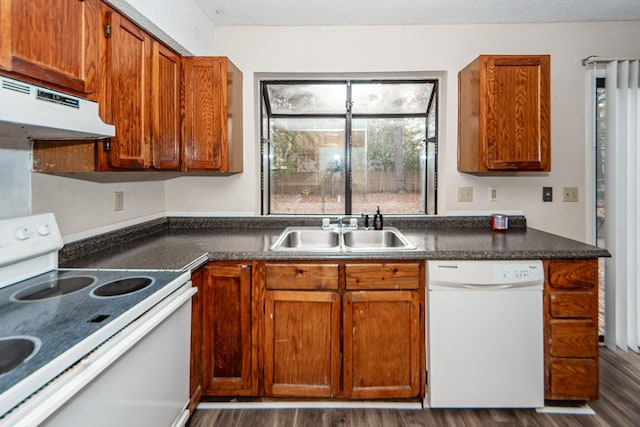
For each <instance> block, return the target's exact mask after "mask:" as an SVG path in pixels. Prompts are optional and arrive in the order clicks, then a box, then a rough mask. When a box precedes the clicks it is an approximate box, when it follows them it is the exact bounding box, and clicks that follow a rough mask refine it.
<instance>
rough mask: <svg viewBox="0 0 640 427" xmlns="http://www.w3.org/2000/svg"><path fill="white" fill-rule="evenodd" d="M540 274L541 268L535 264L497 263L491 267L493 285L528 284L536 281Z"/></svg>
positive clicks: (541, 272)
mask: <svg viewBox="0 0 640 427" xmlns="http://www.w3.org/2000/svg"><path fill="white" fill-rule="evenodd" d="M542 274H543V269H542V267H541V266H538V265H537V264H536V263H522V264H511V263H509V264H504V263H497V264H495V265H494V266H493V281H494V282H495V283H518V282H523V281H525V282H528V281H530V280H532V279H538V278H539V277H541V276H542Z"/></svg>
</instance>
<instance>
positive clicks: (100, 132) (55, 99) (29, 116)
mask: <svg viewBox="0 0 640 427" xmlns="http://www.w3.org/2000/svg"><path fill="white" fill-rule="evenodd" d="M115 134H116V128H115V126H113V125H109V124H106V123H105V122H103V121H102V119H100V116H99V115H98V103H96V102H93V101H89V100H87V99H84V98H79V97H76V96H71V95H68V94H65V93H62V92H57V91H55V90H51V89H46V88H43V87H40V86H36V85H33V84H30V83H25V82H22V81H19V80H15V79H11V78H8V77H5V76H0V138H1V137H8V138H16V139H25V138H26V139H29V140H39V139H45V140H86V139H101V138H109V137H112V136H115Z"/></svg>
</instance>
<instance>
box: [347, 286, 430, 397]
mask: <svg viewBox="0 0 640 427" xmlns="http://www.w3.org/2000/svg"><path fill="white" fill-rule="evenodd" d="M343 303H344V307H343V310H344V337H343V339H344V362H343V363H344V394H345V396H346V397H348V398H351V399H376V398H410V397H416V396H418V395H419V394H420V378H421V376H420V368H421V366H422V364H421V363H420V362H421V360H420V357H421V355H422V352H421V343H422V341H421V339H420V331H421V327H420V326H421V325H420V323H419V322H420V306H421V304H420V300H419V293H418V292H416V291H359V292H347V293H346V294H345V296H344V299H343Z"/></svg>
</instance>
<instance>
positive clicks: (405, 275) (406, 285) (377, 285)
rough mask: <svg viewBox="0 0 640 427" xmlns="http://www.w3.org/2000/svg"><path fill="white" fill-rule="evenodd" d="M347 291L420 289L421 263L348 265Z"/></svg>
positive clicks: (346, 268)
mask: <svg viewBox="0 0 640 427" xmlns="http://www.w3.org/2000/svg"><path fill="white" fill-rule="evenodd" d="M345 271H346V286H347V289H418V288H419V286H420V264H419V263H373V264H346V266H345Z"/></svg>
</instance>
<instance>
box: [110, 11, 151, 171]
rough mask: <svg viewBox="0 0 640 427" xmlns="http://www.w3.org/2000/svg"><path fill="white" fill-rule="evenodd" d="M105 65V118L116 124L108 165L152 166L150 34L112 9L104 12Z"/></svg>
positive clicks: (122, 166)
mask: <svg viewBox="0 0 640 427" xmlns="http://www.w3.org/2000/svg"><path fill="white" fill-rule="evenodd" d="M105 21H106V23H105V25H106V27H105V37H107V38H106V56H107V58H106V67H107V71H106V74H105V80H106V82H105V84H106V86H105V88H104V92H105V94H104V95H105V96H106V99H105V100H104V101H105V102H104V105H101V107H104V109H105V110H106V111H105V116H106V117H104V119H105V120H106V121H107V122H108V123H113V124H114V125H115V126H116V136H115V137H114V138H112V139H111V143H110V147H109V166H110V167H113V168H126V169H146V168H149V167H150V166H151V136H150V129H151V126H150V119H151V117H150V110H151V107H150V101H151V97H150V96H149V95H148V92H149V91H150V90H151V43H152V39H151V37H150V36H149V35H148V34H146V33H145V32H144V31H142V30H141V29H140V28H139V27H137V26H136V25H135V24H133V23H132V22H130V21H128V20H127V19H126V18H124V17H123V16H121V15H120V14H118V13H117V12H114V11H112V10H110V9H109V10H107V11H106V13H105Z"/></svg>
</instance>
